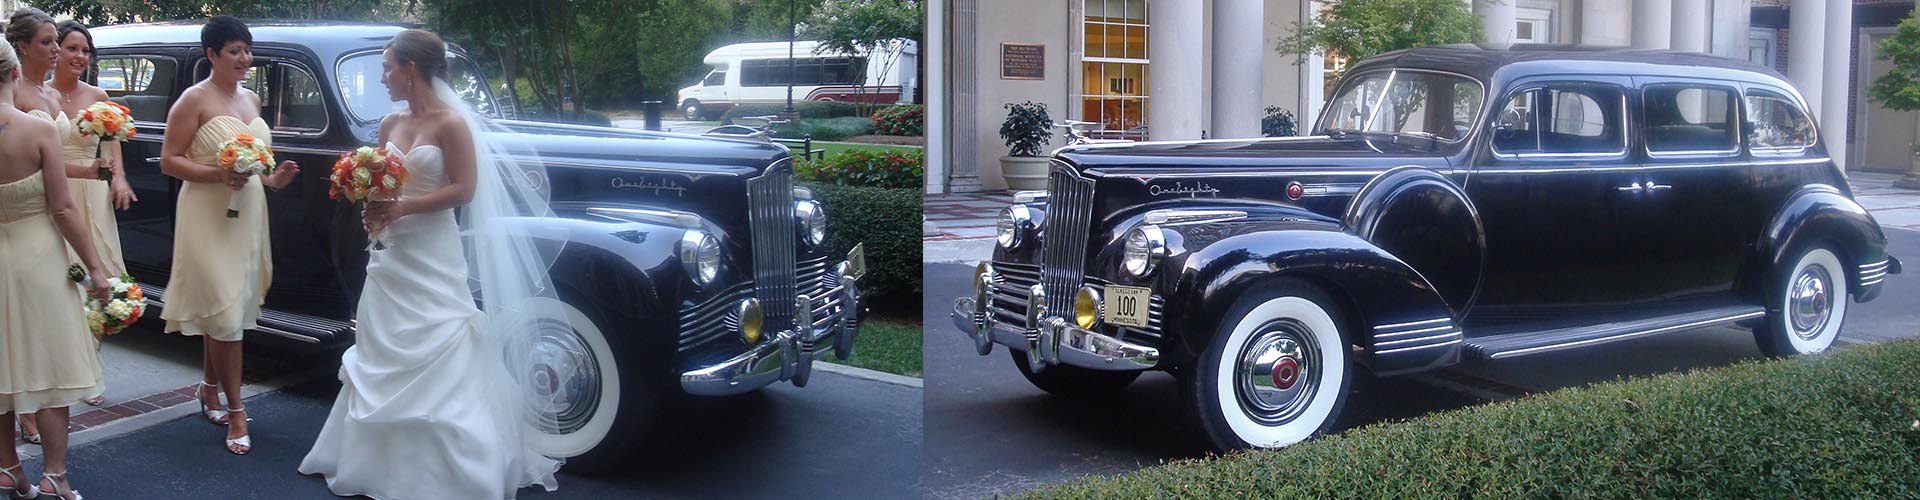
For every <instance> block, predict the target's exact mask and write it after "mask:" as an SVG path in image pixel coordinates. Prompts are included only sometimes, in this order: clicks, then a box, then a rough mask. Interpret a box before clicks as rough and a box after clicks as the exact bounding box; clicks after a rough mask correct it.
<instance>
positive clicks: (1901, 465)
mask: <svg viewBox="0 0 1920 500" xmlns="http://www.w3.org/2000/svg"><path fill="white" fill-rule="evenodd" d="M1385 396H1387V397H1390V396H1391V395H1385ZM1915 492H1920V341H1915V340H1906V341H1900V342H1894V343H1888V344H1881V345H1874V346H1863V347H1857V348H1851V349H1846V350H1842V351H1839V352H1834V353H1829V354H1823V355H1816V356H1809V357H1803V358H1798V359H1791V360H1784V361H1775V362H1745V363H1740V364H1737V365H1734V366H1730V367H1725V368H1717V369H1707V370H1699V371H1694V372H1691V373H1684V374H1669V375H1662V376H1656V377H1652V378H1646V379H1636V380H1630V381H1625V382H1616V383H1609V384H1601V385H1596V386H1591V387H1587V388H1579V389H1566V390H1560V391H1555V392H1551V393H1547V394H1542V395H1536V396H1530V397H1527V398H1523V399H1519V400H1514V401H1508V402H1504V403H1496V404H1489V405H1483V406H1478V407H1473V408H1467V409H1463V410H1458V411H1452V412H1446V413H1440V414H1435V415H1429V416H1426V417H1421V418H1417V419H1414V420H1411V421H1407V422H1402V423H1387V424H1378V425H1373V426H1368V427H1365V428H1361V429H1356V430H1352V431H1349V432H1347V433H1345V434H1343V435H1337V436H1330V437H1325V438H1321V439H1316V440H1313V441H1309V442H1306V443H1302V444H1299V445H1295V446H1293V447H1290V448H1287V449H1283V450H1260V451H1252V452H1241V453H1233V454H1230V455H1228V456H1225V457H1221V458H1210V459H1201V460H1182V461H1178V462H1174V463H1171V464H1167V465H1163V466H1158V467H1154V468H1150V469H1145V470H1142V471H1137V472H1134V473H1131V474H1126V475H1122V476H1117V477H1099V478H1092V479H1086V480H1081V481H1077V482H1074V483H1069V484H1063V485H1054V486H1048V487H1044V488H1041V489H1040V490H1038V491H1035V492H1032V493H1030V494H1028V495H1027V496H1029V497H1032V498H1171V497H1182V498H1896V497H1901V498H1912V496H1913V495H1914V494H1915Z"/></svg>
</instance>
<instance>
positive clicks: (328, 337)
mask: <svg viewBox="0 0 1920 500" xmlns="http://www.w3.org/2000/svg"><path fill="white" fill-rule="evenodd" d="M140 290H141V291H142V292H145V293H146V295H147V304H148V305H151V306H153V307H158V308H161V309H166V308H167V301H166V299H167V288H166V287H163V286H159V285H151V284H147V283H141V284H140ZM254 331H258V332H262V333H268V334H272V335H275V336H279V337H285V338H288V339H293V340H297V341H300V342H305V343H308V344H333V343H337V342H341V341H344V340H346V339H347V338H348V336H350V335H352V334H353V324H351V323H347V322H343V321H338V320H332V319H327V318H322V317H318V316H308V315H305V314H300V313H292V312H286V311H276V310H272V309H266V308H262V309H260V320H259V321H257V322H256V326H255V327H254Z"/></svg>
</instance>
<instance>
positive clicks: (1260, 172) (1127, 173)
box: [1087, 166, 1452, 183]
mask: <svg viewBox="0 0 1920 500" xmlns="http://www.w3.org/2000/svg"><path fill="white" fill-rule="evenodd" d="M1119 168H1121V169H1137V168H1139V167H1119ZM1434 171H1435V172H1440V173H1443V174H1445V173H1451V171H1452V170H1451V169H1448V170H1445V171H1442V170H1439V169H1435V170H1434ZM1386 172H1387V171H1386V170H1290V169H1288V168H1287V167H1285V166H1277V167H1254V168H1252V169H1246V168H1242V169H1235V170H1234V171H1231V172H1220V171H1210V170H1206V171H1200V172H1194V171H1192V169H1182V170H1154V169H1151V168H1149V169H1140V170H1109V169H1101V168H1090V169H1087V173H1090V174H1095V175H1100V176H1118V177H1141V176H1146V177H1148V178H1149V179H1183V178H1188V177H1200V178H1209V179H1211V178H1219V177H1273V176H1276V175H1285V176H1291V177H1309V176H1314V177H1324V176H1335V175H1364V176H1367V177H1373V176H1376V175H1380V174H1384V173H1386ZM1149 179H1143V180H1141V182H1142V183H1144V182H1145V181H1146V180H1149Z"/></svg>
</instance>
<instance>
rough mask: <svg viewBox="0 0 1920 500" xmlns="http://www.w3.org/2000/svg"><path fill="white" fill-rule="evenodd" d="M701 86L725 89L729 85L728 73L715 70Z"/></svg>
mask: <svg viewBox="0 0 1920 500" xmlns="http://www.w3.org/2000/svg"><path fill="white" fill-rule="evenodd" d="M700 85H704V86H708V87H724V86H726V85H727V72H725V71H719V70H715V71H714V72H712V73H708V74H707V79H706V80H704V81H701V82H700Z"/></svg>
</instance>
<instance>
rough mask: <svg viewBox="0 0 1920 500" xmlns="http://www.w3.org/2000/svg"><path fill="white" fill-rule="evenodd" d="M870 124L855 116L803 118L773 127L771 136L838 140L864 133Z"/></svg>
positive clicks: (869, 127) (866, 120)
mask: <svg viewBox="0 0 1920 500" xmlns="http://www.w3.org/2000/svg"><path fill="white" fill-rule="evenodd" d="M872 126H873V125H872V122H871V121H870V120H868V119H866V118H861V117H857V116H842V117H837V118H803V119H801V120H800V121H799V122H795V123H788V124H784V125H779V126H776V127H774V128H773V136H774V137H780V138H792V139H802V138H806V137H812V138H813V140H816V141H838V140H842V139H846V138H848V137H853V136H856V135H866V134H867V132H868V131H869V130H870V129H871V127H872Z"/></svg>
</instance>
